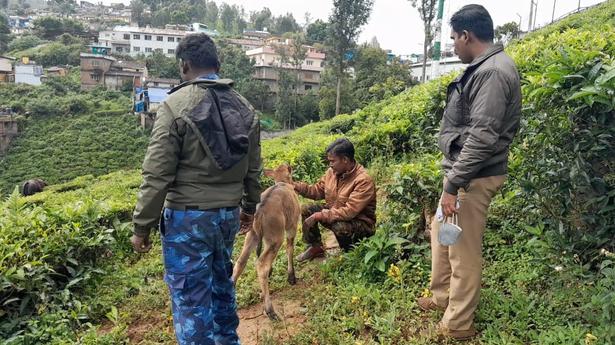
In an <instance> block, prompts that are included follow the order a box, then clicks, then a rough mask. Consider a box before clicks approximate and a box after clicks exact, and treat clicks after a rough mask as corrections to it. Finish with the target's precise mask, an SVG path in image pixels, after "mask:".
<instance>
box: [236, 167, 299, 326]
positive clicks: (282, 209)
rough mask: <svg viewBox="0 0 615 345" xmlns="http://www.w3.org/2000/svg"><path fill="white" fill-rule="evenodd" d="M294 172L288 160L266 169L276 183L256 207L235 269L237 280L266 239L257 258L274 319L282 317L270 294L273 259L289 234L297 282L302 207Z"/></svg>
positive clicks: (292, 279) (290, 261)
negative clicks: (297, 240)
mask: <svg viewBox="0 0 615 345" xmlns="http://www.w3.org/2000/svg"><path fill="white" fill-rule="evenodd" d="M291 172H292V170H291V168H290V167H289V166H288V165H285V164H282V165H280V166H279V167H278V168H277V169H275V170H268V169H266V170H265V175H266V176H269V177H271V178H273V179H274V181H275V182H276V184H275V185H273V186H271V187H269V188H267V190H265V191H264V192H263V194H261V203H260V204H259V205H258V207H257V209H256V213H255V215H254V223H253V226H252V230H251V231H249V232H248V234H247V235H246V240H245V242H244V244H243V249H242V250H241V254H240V255H239V258H238V259H237V263H236V264H235V267H234V269H233V277H232V280H233V282H234V283H236V282H237V280H238V279H239V276H240V275H241V273H242V272H243V269H244V268H245V266H246V263H247V262H248V258H249V257H250V253H252V251H253V250H254V249H255V248H256V247H258V246H259V244H260V243H261V241H262V244H263V252H262V253H260V254H259V257H258V259H257V261H256V273H257V275H258V281H259V283H260V286H261V291H262V294H263V299H264V303H265V314H267V316H268V317H269V318H270V319H272V320H278V319H279V318H278V316H277V314H276V313H275V311H274V310H273V304H272V303H271V297H270V296H269V275H270V273H271V266H272V265H273V260H274V259H275V257H276V256H277V254H278V251H279V250H280V247H282V243H283V242H284V235H285V234H286V255H287V256H288V270H287V273H288V282H289V283H290V284H291V285H294V284H295V283H296V282H297V279H296V278H295V268H294V265H293V250H294V245H295V236H296V235H297V224H298V223H299V219H300V218H301V207H300V206H299V199H298V198H297V194H295V189H294V187H293V185H292V176H291Z"/></svg>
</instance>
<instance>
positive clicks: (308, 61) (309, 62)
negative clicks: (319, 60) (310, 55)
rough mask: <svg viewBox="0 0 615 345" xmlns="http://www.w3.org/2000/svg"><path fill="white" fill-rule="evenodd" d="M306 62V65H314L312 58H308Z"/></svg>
mask: <svg viewBox="0 0 615 345" xmlns="http://www.w3.org/2000/svg"><path fill="white" fill-rule="evenodd" d="M305 64H306V65H308V66H312V65H313V64H314V61H312V60H306V61H305Z"/></svg>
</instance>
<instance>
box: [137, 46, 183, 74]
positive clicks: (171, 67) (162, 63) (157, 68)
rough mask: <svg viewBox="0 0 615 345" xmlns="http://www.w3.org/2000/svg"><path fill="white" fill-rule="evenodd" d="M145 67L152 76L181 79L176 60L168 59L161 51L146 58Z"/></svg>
mask: <svg viewBox="0 0 615 345" xmlns="http://www.w3.org/2000/svg"><path fill="white" fill-rule="evenodd" d="M145 65H146V66H147V72H148V74H149V75H150V76H153V77H159V78H173V79H180V75H179V66H178V63H177V61H176V60H175V58H172V57H167V56H166V55H164V53H163V52H161V51H159V50H156V51H154V52H153V53H152V54H150V55H148V56H147V57H146V58H145Z"/></svg>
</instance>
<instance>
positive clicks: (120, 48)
mask: <svg viewBox="0 0 615 345" xmlns="http://www.w3.org/2000/svg"><path fill="white" fill-rule="evenodd" d="M115 51H116V52H118V53H123V52H124V48H122V47H115Z"/></svg>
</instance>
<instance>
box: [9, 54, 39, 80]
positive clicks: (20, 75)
mask: <svg viewBox="0 0 615 345" xmlns="http://www.w3.org/2000/svg"><path fill="white" fill-rule="evenodd" d="M42 76H43V66H41V65H37V64H36V62H34V61H31V60H30V59H29V58H28V57H22V58H21V61H20V62H18V63H16V64H15V83H23V84H29V85H41V84H42V81H41V77H42Z"/></svg>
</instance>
